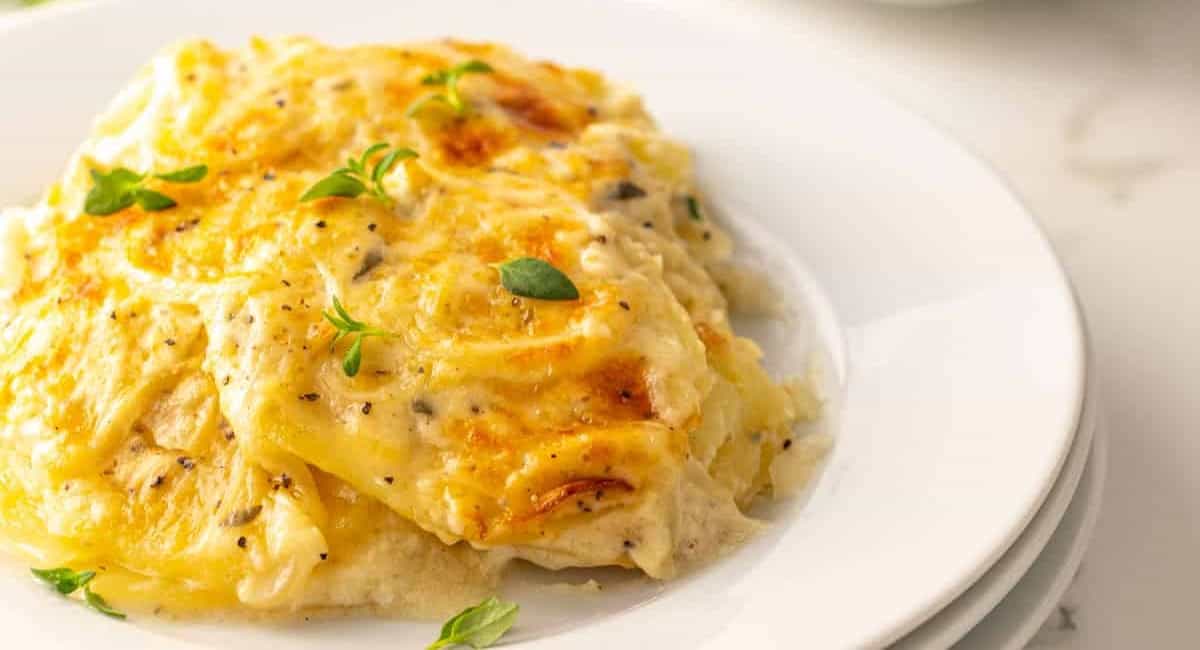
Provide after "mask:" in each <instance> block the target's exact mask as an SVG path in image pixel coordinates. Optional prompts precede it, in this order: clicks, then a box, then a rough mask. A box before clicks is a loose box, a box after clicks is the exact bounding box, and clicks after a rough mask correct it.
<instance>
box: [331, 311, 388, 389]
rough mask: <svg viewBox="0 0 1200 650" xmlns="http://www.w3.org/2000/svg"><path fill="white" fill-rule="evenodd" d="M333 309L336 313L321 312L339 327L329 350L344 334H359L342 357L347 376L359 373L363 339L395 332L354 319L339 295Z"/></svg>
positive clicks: (343, 368)
mask: <svg viewBox="0 0 1200 650" xmlns="http://www.w3.org/2000/svg"><path fill="white" fill-rule="evenodd" d="M333 310H334V312H336V313H335V314H331V313H329V312H327V311H323V312H321V315H323V316H324V317H325V320H327V321H329V322H330V324H332V325H333V326H334V328H336V329H337V334H335V335H334V337H333V340H332V341H330V342H329V351H330V352H332V351H333V348H334V346H336V345H337V342H338V341H340V340H341V339H342V337H343V336H350V335H352V334H356V335H357V336H355V338H354V342H353V343H351V344H350V348H349V349H348V350H346V356H344V357H342V371H343V372H345V373H346V376H347V377H353V376H355V375H357V374H358V368H359V366H361V365H362V344H363V339H365V338H367V337H370V336H394V334H392V333H391V332H388V331H386V330H381V329H379V328H375V327H371V326H369V325H367V324H366V323H363V322H361V321H357V320H354V319H353V318H351V317H350V314H348V313H347V312H346V309H345V307H342V303H341V301H339V300H338V299H337V296H334V298H333Z"/></svg>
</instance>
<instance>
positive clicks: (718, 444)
mask: <svg viewBox="0 0 1200 650" xmlns="http://www.w3.org/2000/svg"><path fill="white" fill-rule="evenodd" d="M471 58H476V59H482V60H485V61H487V62H488V63H489V64H491V65H492V66H493V67H494V68H495V73H493V74H488V75H470V76H467V77H464V78H463V79H462V81H461V82H460V88H461V91H462V93H463V96H464V97H465V98H466V99H467V101H468V102H469V103H470V105H471V107H472V110H471V112H470V113H469V114H467V115H466V116H463V117H458V116H455V115H454V114H453V113H451V112H449V111H447V110H443V109H439V108H437V107H432V108H428V109H426V110H424V111H422V112H421V113H420V114H418V115H417V116H416V117H409V116H407V115H406V108H407V107H408V106H409V105H410V104H411V103H412V102H414V101H416V100H418V99H420V98H421V97H423V96H425V95H426V94H428V93H429V92H432V90H431V89H430V88H429V87H428V86H423V85H422V84H421V81H420V80H421V78H422V77H423V76H424V75H426V74H428V73H429V72H431V71H434V70H437V69H441V68H445V67H448V66H450V65H454V64H456V63H460V62H462V61H464V60H467V59H471ZM431 106H433V105H431ZM374 142H388V143H391V144H392V145H394V146H409V147H412V148H414V149H415V150H417V151H418V152H419V153H420V157H419V158H416V159H413V160H409V161H406V162H403V163H400V164H398V165H397V166H396V167H395V168H394V169H393V170H392V171H391V172H390V173H389V174H388V175H387V177H386V178H385V179H384V184H385V186H386V188H387V190H388V192H389V194H390V195H391V196H392V197H393V199H394V203H393V204H391V205H385V204H384V203H382V202H378V201H373V200H370V199H368V198H366V197H364V198H360V199H356V200H355V199H326V200H321V201H317V202H312V203H300V202H299V201H298V200H297V197H299V196H300V194H302V193H303V192H304V191H305V189H306V188H308V187H310V186H311V185H312V184H313V183H314V182H316V181H317V180H319V179H320V178H322V177H323V176H325V175H326V174H328V173H329V172H330V171H332V170H333V169H335V168H337V167H339V166H340V165H341V164H342V162H343V161H344V160H345V159H346V158H347V157H349V156H355V155H357V154H358V153H359V152H361V151H362V150H364V149H365V148H366V147H367V146H368V145H370V144H372V143H374ZM201 163H203V164H206V165H208V167H209V169H210V173H209V176H208V177H207V178H206V179H205V180H203V181H202V182H200V183H197V184H195V185H163V186H162V187H158V186H157V185H155V187H156V188H158V189H161V190H162V191H164V192H167V193H169V194H170V195H171V196H172V197H174V198H175V199H176V200H177V201H178V207H176V208H173V209H171V210H167V211H163V212H152V213H149V212H144V211H143V210H141V209H140V208H137V207H133V208H129V209H127V210H124V211H121V212H119V213H117V214H115V215H113V216H110V217H103V218H101V217H93V216H88V215H86V214H83V213H82V211H81V206H82V204H83V199H84V196H85V194H86V193H87V191H88V189H89V188H90V185H91V179H90V177H89V174H90V172H91V171H92V170H93V169H100V170H105V169H110V168H112V167H115V166H124V167H127V168H130V169H134V170H137V171H141V172H149V171H156V172H163V171H168V170H172V169H177V168H180V167H184V166H188V165H193V164H201ZM622 188H624V191H622ZM630 188H634V189H630ZM693 193H694V189H693V188H692V178H691V171H690V161H689V156H688V153H687V151H686V149H684V148H683V147H682V146H680V145H679V144H677V143H675V142H673V141H671V140H669V139H667V138H666V137H664V136H663V135H662V134H660V133H659V132H658V131H657V130H656V129H655V128H654V126H653V123H652V122H651V120H650V118H649V117H648V116H647V115H646V113H645V112H644V111H643V109H642V107H641V104H640V102H639V101H638V100H637V98H636V97H635V96H633V95H631V94H630V93H628V92H626V91H623V90H622V89H620V88H618V87H616V86H613V85H611V84H610V83H608V82H607V81H605V80H604V79H603V78H601V77H600V76H598V75H597V74H595V73H592V72H588V71H584V70H568V69H565V68H562V67H559V66H557V65H554V64H550V63H538V62H531V61H528V60H526V59H524V58H522V57H520V56H518V55H516V54H514V53H513V52H511V51H509V50H507V49H505V48H503V47H499V46H494V45H479V44H467V43H461V42H453V41H447V42H439V43H433V44H422V45H413V46H407V47H383V46H363V47H351V48H344V49H335V48H331V47H327V46H324V45H321V44H319V43H317V42H314V41H312V40H309V39H303V38H288V39H282V40H275V41H263V40H256V41H254V42H252V43H251V45H250V47H249V48H248V49H247V50H244V51H238V52H229V51H223V50H220V49H218V48H216V47H215V46H213V45H211V44H209V43H206V42H189V43H184V44H181V45H179V46H176V47H174V48H171V49H170V50H168V51H167V52H164V53H163V54H161V55H160V56H158V57H157V58H155V59H154V60H153V61H152V62H151V63H150V64H149V65H148V66H147V67H146V68H145V69H144V70H142V71H141V73H139V74H138V76H137V77H136V78H135V79H134V80H133V82H132V83H131V84H130V85H129V86H128V87H127V88H126V89H125V90H124V91H123V92H122V93H121V94H120V95H119V96H118V97H117V98H116V100H115V101H114V103H113V104H112V105H111V106H110V107H109V109H108V110H107V111H106V112H105V114H104V115H102V116H101V117H100V118H99V119H98V120H97V122H96V126H95V129H94V132H93V134H92V136H91V137H90V138H89V139H88V141H87V142H85V143H84V144H83V146H82V147H81V148H80V150H79V152H78V153H77V154H76V155H75V156H74V158H73V159H72V161H71V163H70V165H69V167H68V169H67V171H66V173H65V175H64V177H63V179H62V181H61V183H59V184H58V185H56V186H54V187H53V188H52V189H51V190H50V191H49V192H48V193H47V195H46V198H45V199H44V200H43V201H42V202H41V203H40V204H39V205H38V206H36V207H35V208H33V209H30V210H13V211H11V212H10V213H8V215H7V217H6V218H5V219H4V222H3V231H2V232H0V236H2V237H0V239H2V246H0V253H2V254H3V255H4V259H5V263H4V264H3V272H0V301H2V302H3V303H4V316H3V329H2V331H0V332H2V334H0V336H2V338H3V352H2V356H0V373H2V375H3V378H4V382H3V385H2V386H0V515H2V516H0V520H2V523H0V531H2V532H3V535H4V537H5V538H6V539H7V540H8V541H9V543H10V545H11V546H13V547H15V548H17V549H19V550H20V551H21V552H23V553H25V554H27V555H30V556H32V557H33V559H34V560H35V561H36V562H38V563H39V564H70V565H72V566H81V567H84V566H86V567H94V566H104V567H107V570H106V571H105V572H104V573H103V574H102V575H101V576H100V577H99V578H98V579H97V584H98V585H99V588H101V589H102V590H105V591H106V593H107V594H109V595H110V596H109V597H110V599H111V600H114V601H115V602H117V603H118V604H122V603H124V604H128V603H137V602H145V603H153V604H162V603H167V604H169V605H170V606H172V607H174V608H175V609H180V610H211V609H214V608H229V607H239V606H249V607H253V608H257V609H262V610H272V609H294V608H299V607H318V606H356V605H371V604H375V605H383V606H395V607H398V608H399V609H401V610H403V611H406V612H409V613H412V612H414V611H416V613H428V614H436V613H441V612H444V611H445V610H447V609H452V608H454V607H457V606H461V604H462V602H463V601H466V600H469V599H473V598H476V597H478V595H479V594H480V593H485V592H486V591H487V589H488V588H489V587H490V586H491V585H493V584H494V583H495V580H496V579H497V575H498V574H497V572H498V570H499V567H500V565H501V564H502V563H503V560H506V559H509V558H514V557H522V558H526V559H529V560H531V561H534V562H536V563H539V564H542V565H544V566H547V567H553V568H557V567H566V566H595V565H620V566H628V567H637V568H640V569H642V570H644V571H645V572H646V573H648V574H650V575H652V576H655V577H662V578H665V577H670V576H672V575H673V574H674V573H675V572H676V571H677V570H678V569H679V568H680V567H681V566H682V565H686V564H687V563H688V562H689V561H690V560H692V559H695V557H694V556H697V555H699V554H701V551H703V550H704V549H717V548H724V547H727V546H728V545H729V544H731V543H733V542H735V541H736V540H739V539H742V538H744V537H745V535H747V534H749V531H750V530H752V528H753V526H752V525H751V524H750V522H749V521H748V520H746V519H745V518H744V517H743V515H742V514H741V512H740V511H739V506H740V507H742V508H744V507H746V506H748V504H749V503H750V501H751V500H752V499H753V498H754V497H755V496H756V495H759V494H761V493H763V492H765V491H768V490H769V489H770V487H771V485H772V483H773V479H772V465H773V461H774V460H775V457H776V456H777V455H779V454H780V453H781V450H782V449H783V448H784V447H783V446H784V444H785V441H787V440H790V437H791V436H792V432H791V429H792V425H793V424H794V423H795V422H796V421H797V420H798V419H801V418H809V417H815V414H816V412H815V403H814V402H812V400H811V396H809V395H808V394H807V392H806V391H805V390H804V389H803V388H802V387H801V388H793V390H791V391H789V390H787V389H785V388H784V387H782V386H780V385H778V384H776V383H775V382H774V381H772V380H771V379H770V378H769V377H768V376H767V375H766V374H765V373H764V372H763V370H762V369H761V368H760V366H759V364H758V358H759V356H760V352H759V351H758V349H757V348H756V347H755V346H754V344H753V343H751V342H750V341H748V340H745V339H741V338H738V337H736V336H735V335H734V334H733V332H732V331H731V329H730V326H729V322H728V317H727V313H726V301H725V298H724V297H723V296H722V294H721V291H720V289H719V287H718V285H717V284H716V282H714V280H713V278H712V276H711V275H710V272H709V268H710V267H712V266H713V265H716V264H721V263H724V261H725V260H727V258H728V257H729V255H730V251H731V246H730V242H729V239H728V237H727V236H726V235H725V234H724V233H723V232H721V231H720V230H719V228H717V227H716V226H715V225H714V224H713V223H711V222H709V221H707V220H702V221H694V220H692V219H690V218H689V215H688V210H687V203H686V201H687V198H686V197H687V196H689V195H692V194H693ZM522 256H533V257H538V258H541V259H544V260H546V261H549V262H551V263H552V264H554V265H555V266H556V267H557V268H559V269H561V270H562V271H563V272H565V273H566V274H567V275H568V276H569V277H570V278H571V279H572V280H573V281H574V283H575V284H576V285H577V286H578V287H579V289H580V293H581V297H580V299H579V300H577V301H567V302H545V301H538V300H531V299H525V298H517V297H514V296H513V295H512V294H510V293H508V292H507V291H505V290H504V289H503V288H502V287H501V286H500V284H499V282H498V277H497V273H496V270H495V269H494V266H493V265H495V264H497V263H500V262H503V261H505V260H507V259H512V258H515V257H522ZM335 296H337V297H339V298H340V299H341V301H342V302H343V303H344V304H345V305H346V306H347V308H348V309H349V311H350V312H351V313H352V314H353V315H354V317H355V318H357V319H359V320H362V321H365V322H367V323H369V324H372V325H376V326H379V327H384V328H386V329H387V330H389V331H391V332H395V333H396V334H397V335H396V336H394V337H390V338H371V339H368V340H367V341H366V342H365V344H364V347H363V363H362V369H361V371H360V372H359V374H358V375H357V376H356V377H347V376H346V375H345V373H344V372H343V371H342V369H341V366H340V360H341V353H342V352H343V351H344V347H339V348H338V349H337V350H335V351H332V352H331V350H330V339H331V337H332V335H333V330H332V328H331V327H330V326H329V324H328V323H327V322H326V321H325V320H324V319H323V318H322V317H321V311H322V310H323V309H327V308H328V307H329V305H330V303H331V301H332V299H333V297H335ZM339 345H340V346H343V345H345V344H344V343H342V344H339ZM784 455H786V454H784ZM810 455H811V456H813V457H815V456H816V454H810ZM808 464H811V463H808ZM697 548H700V549H701V551H697V550H696V549H697ZM448 585H459V586H460V588H458V589H451V588H449V587H448ZM433 593H442V594H449V595H444V596H442V597H441V598H440V599H439V598H429V597H428V596H429V594H433ZM422 607H424V609H422ZM426 610H428V611H426Z"/></svg>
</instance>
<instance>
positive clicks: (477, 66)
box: [407, 59, 494, 117]
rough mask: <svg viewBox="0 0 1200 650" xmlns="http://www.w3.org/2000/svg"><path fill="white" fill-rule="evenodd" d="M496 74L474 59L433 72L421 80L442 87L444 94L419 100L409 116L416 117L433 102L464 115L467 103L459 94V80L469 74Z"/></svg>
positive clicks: (489, 67) (408, 112) (409, 111)
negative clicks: (440, 103) (442, 104)
mask: <svg viewBox="0 0 1200 650" xmlns="http://www.w3.org/2000/svg"><path fill="white" fill-rule="evenodd" d="M492 72H494V70H493V69H492V66H490V65H488V64H486V63H484V62H483V61H479V60H477V59H472V60H470V61H466V62H463V63H460V64H458V65H456V66H454V67H452V68H447V69H445V70H437V71H434V72H431V73H429V74H427V75H425V76H424V77H422V78H421V83H422V84H423V85H426V86H442V87H443V88H444V89H445V92H444V94H443V93H437V94H433V95H427V96H425V97H422V98H421V99H418V100H417V101H416V102H415V103H414V104H413V105H412V106H410V107H409V109H408V111H407V114H408V116H409V117H412V116H414V115H416V114H417V113H418V112H420V110H421V109H422V108H423V107H424V106H425V105H426V104H428V103H430V102H433V101H438V102H442V103H444V104H446V105H448V106H450V108H452V109H454V112H455V114H457V115H462V114H463V113H466V112H467V103H466V102H465V101H463V98H462V96H461V95H460V94H459V92H458V80H459V79H461V78H462V77H464V76H466V75H468V74H490V73H492Z"/></svg>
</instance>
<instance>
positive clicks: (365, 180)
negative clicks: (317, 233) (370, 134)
mask: <svg viewBox="0 0 1200 650" xmlns="http://www.w3.org/2000/svg"><path fill="white" fill-rule="evenodd" d="M389 146H391V145H389V144H387V143H386V142H378V143H376V144H373V145H371V146H369V147H367V150H366V151H364V152H363V154H362V156H361V157H359V158H358V159H357V160H355V159H354V158H350V159H348V160H346V166H345V167H340V168H338V169H336V170H334V172H333V173H332V174H330V175H328V176H326V177H325V178H322V179H321V180H319V181H317V183H316V184H315V185H313V186H312V187H310V188H308V191H307V192H305V193H304V194H303V195H302V196H301V197H300V202H301V203H304V202H306V201H315V200H316V199H324V198H328V197H331V196H336V197H341V198H345V199H354V198H358V197H359V196H362V194H363V193H364V192H370V193H371V196H373V197H374V198H376V199H378V200H379V201H380V202H381V203H383V204H385V205H390V204H391V202H392V197H390V196H388V195H387V190H385V189H383V177H384V175H386V174H387V173H388V172H389V171H391V169H392V167H395V166H396V163H397V162H399V161H401V160H404V159H405V158H416V157H417V152H415V151H413V150H412V149H407V148H403V147H397V148H395V149H392V150H391V151H389V152H388V153H386V154H384V156H383V157H382V158H380V159H379V162H377V163H375V166H374V167H373V168H371V172H370V173H367V163H368V162H369V161H370V159H371V156H374V155H375V154H377V153H379V152H381V151H383V150H385V149H387V148H388V147H389Z"/></svg>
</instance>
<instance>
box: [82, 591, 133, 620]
mask: <svg viewBox="0 0 1200 650" xmlns="http://www.w3.org/2000/svg"><path fill="white" fill-rule="evenodd" d="M83 599H84V600H85V601H86V602H87V604H88V605H91V607H92V609H94V610H96V611H97V612H100V613H101V614H104V615H105V616H110V617H112V618H119V619H121V620H125V614H123V613H121V612H118V611H117V610H115V609H113V608H112V606H111V605H109V604H108V601H106V600H104V597H103V596H101V595H100V594H98V593H96V592H94V591H92V588H91V587H84V588H83Z"/></svg>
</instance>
